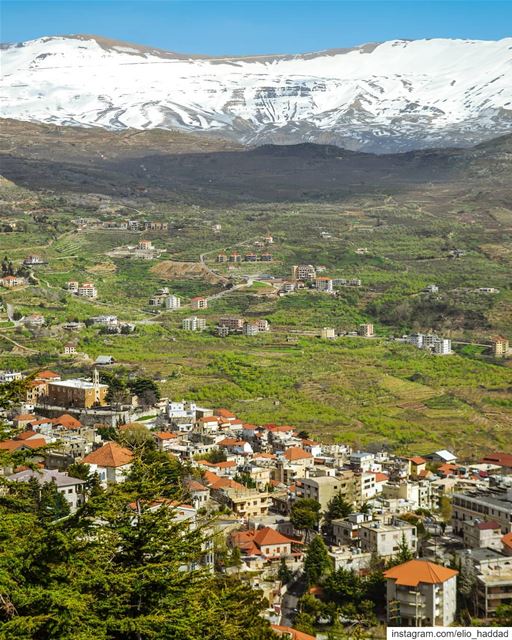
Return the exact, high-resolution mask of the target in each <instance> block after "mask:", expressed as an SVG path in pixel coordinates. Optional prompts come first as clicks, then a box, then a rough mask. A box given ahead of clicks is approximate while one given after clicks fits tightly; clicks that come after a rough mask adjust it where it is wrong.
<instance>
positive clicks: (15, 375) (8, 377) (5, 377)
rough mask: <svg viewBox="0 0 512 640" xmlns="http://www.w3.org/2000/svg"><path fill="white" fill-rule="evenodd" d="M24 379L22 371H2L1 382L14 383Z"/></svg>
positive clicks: (0, 373) (0, 372)
mask: <svg viewBox="0 0 512 640" xmlns="http://www.w3.org/2000/svg"><path fill="white" fill-rule="evenodd" d="M22 378H23V374H22V373H21V371H0V382H14V381H15V380H22Z"/></svg>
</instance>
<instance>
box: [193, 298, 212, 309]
mask: <svg viewBox="0 0 512 640" xmlns="http://www.w3.org/2000/svg"><path fill="white" fill-rule="evenodd" d="M190 307H191V309H193V310H194V311H199V310H200V309H208V298H203V297H201V296H197V297H195V298H192V299H191V300H190Z"/></svg>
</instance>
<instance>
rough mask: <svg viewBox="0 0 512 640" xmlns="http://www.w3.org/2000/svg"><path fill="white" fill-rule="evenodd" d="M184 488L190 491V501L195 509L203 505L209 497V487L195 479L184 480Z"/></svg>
mask: <svg viewBox="0 0 512 640" xmlns="http://www.w3.org/2000/svg"><path fill="white" fill-rule="evenodd" d="M185 488H186V489H187V491H188V492H189V493H190V497H191V498H192V502H193V504H194V507H195V508H196V509H200V508H201V507H204V506H205V505H206V503H207V502H208V500H209V499H210V489H209V488H208V487H207V486H205V485H204V484H201V483H200V482H198V481H197V480H188V481H187V482H185Z"/></svg>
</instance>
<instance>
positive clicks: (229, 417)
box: [213, 409, 236, 422]
mask: <svg viewBox="0 0 512 640" xmlns="http://www.w3.org/2000/svg"><path fill="white" fill-rule="evenodd" d="M213 415H215V416H217V417H219V418H221V420H222V422H233V420H236V415H235V414H234V413H232V412H231V411H228V409H215V411H214V412H213Z"/></svg>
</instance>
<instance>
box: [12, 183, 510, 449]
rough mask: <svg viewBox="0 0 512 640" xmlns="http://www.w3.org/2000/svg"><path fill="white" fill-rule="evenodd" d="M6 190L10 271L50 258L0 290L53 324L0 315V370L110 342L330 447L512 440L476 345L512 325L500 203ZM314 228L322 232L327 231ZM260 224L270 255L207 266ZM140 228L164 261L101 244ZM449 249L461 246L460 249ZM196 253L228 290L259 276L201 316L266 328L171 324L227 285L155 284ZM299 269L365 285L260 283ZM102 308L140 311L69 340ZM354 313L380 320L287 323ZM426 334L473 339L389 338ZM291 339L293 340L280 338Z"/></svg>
mask: <svg viewBox="0 0 512 640" xmlns="http://www.w3.org/2000/svg"><path fill="white" fill-rule="evenodd" d="M0 197H1V198H2V199H3V201H4V202H11V203H14V202H15V201H16V202H18V203H21V204H18V205H17V208H15V210H14V213H12V212H11V214H10V217H13V216H14V217H16V216H17V218H18V219H19V220H20V221H22V222H23V223H24V228H25V231H23V232H20V233H9V234H7V233H3V234H0V250H1V251H2V252H3V253H4V254H6V255H7V256H8V257H9V258H10V259H11V260H13V261H14V262H15V264H16V265H20V263H21V260H22V259H23V258H24V257H25V256H26V255H27V254H29V253H36V254H38V255H41V256H42V257H44V259H45V260H46V262H47V264H45V265H41V266H37V267H35V268H34V269H33V276H34V278H35V281H34V283H33V284H31V285H30V286H28V287H26V288H23V289H20V290H17V291H10V292H7V291H3V292H2V293H1V294H0V295H1V297H2V299H3V301H4V302H6V303H7V302H8V303H11V304H12V305H13V306H14V308H15V309H16V310H17V311H18V312H19V313H20V314H22V315H25V314H28V313H35V312H37V313H42V314H43V315H44V316H45V319H46V326H45V327H44V328H43V329H40V330H36V331H29V330H27V329H25V328H21V327H17V328H15V327H12V326H8V324H7V323H6V324H4V325H0V367H2V368H3V367H8V366H13V367H18V368H24V369H29V370H33V369H36V368H37V367H39V366H52V367H55V368H59V369H61V370H62V371H64V372H67V373H70V374H71V373H73V374H83V373H87V372H88V371H89V370H90V363H91V359H94V358H95V357H96V356H97V355H99V354H109V355H113V356H114V357H115V358H116V360H117V362H118V363H119V364H120V365H122V366H127V367H129V368H133V369H140V370H144V371H146V372H147V373H149V374H150V375H152V376H154V377H155V378H157V379H159V380H165V382H161V383H160V384H161V388H162V392H163V394H165V395H167V396H170V397H172V398H181V397H187V398H195V399H197V400H198V401H200V402H202V403H204V404H208V405H216V406H221V405H222V406H227V407H229V408H231V409H233V410H234V411H236V412H237V413H238V415H239V416H240V417H241V418H242V419H244V420H247V421H249V422H283V423H291V424H295V425H297V426H298V427H301V428H304V429H307V430H309V431H310V432H311V433H312V434H313V435H317V436H322V437H323V438H325V439H328V440H331V441H344V442H350V443H352V444H356V445H358V446H367V445H369V444H370V443H374V444H375V443H378V444H385V445H389V446H392V447H395V448H397V449H399V450H402V451H409V452H427V451H428V450H430V449H432V448H434V447H447V448H453V449H455V450H456V451H457V452H458V453H460V454H462V455H468V456H469V455H477V454H478V452H481V451H485V450H489V449H495V448H497V447H501V448H504V447H506V446H508V443H509V442H510V441H511V440H512V407H511V406H510V402H509V396H510V390H511V389H512V368H511V366H510V360H502V361H494V360H493V359H492V357H491V356H490V354H489V349H488V348H486V347H485V346H481V345H485V344H486V343H488V342H489V338H490V337H491V336H493V335H495V334H498V333H501V334H504V335H508V336H511V335H512V289H511V282H510V273H511V270H512V251H510V247H511V246H512V236H511V233H510V227H506V226H504V223H506V224H508V223H509V222H510V220H511V219H512V218H511V217H510V212H509V210H508V209H506V208H504V207H503V206H502V205H500V206H498V204H496V205H495V206H494V205H492V204H491V205H487V206H486V210H485V211H482V210H481V208H480V206H479V203H478V198H477V194H476V193H475V194H473V195H472V194H471V193H469V194H468V192H467V190H464V191H460V192H456V193H451V194H448V193H445V192H440V191H439V190H436V189H435V188H433V187H432V188H431V189H430V188H429V187H425V189H424V190H422V191H421V192H418V193H413V192H409V193H407V194H397V193H394V194H384V193H383V194H382V195H380V196H376V195H364V196H362V195H354V196H353V197H351V198H346V199H345V200H344V201H343V202H339V203H300V204H297V203H291V204H288V205H287V204H282V203H281V204H276V205H268V204H261V205H252V204H251V205H243V206H242V205H240V206H237V208H232V209H226V208H218V207H217V208H211V209H206V208H204V207H195V206H188V205H187V206H185V205H183V206H176V205H173V207H168V206H164V205H162V204H156V203H143V204H139V205H138V206H139V207H140V208H141V213H140V214H139V213H134V212H133V211H131V212H130V213H126V212H125V213H123V214H116V213H112V212H103V211H100V210H96V209H95V208H93V207H89V208H87V207H83V206H82V207H76V206H71V205H70V204H69V202H68V201H67V200H66V198H65V197H62V198H52V197H50V196H45V195H40V194H35V193H31V192H28V191H26V190H19V189H17V188H15V187H12V185H9V186H8V187H5V185H4V186H3V187H0ZM28 203H30V207H29V206H28ZM114 204H115V203H113V205H114ZM12 207H14V205H13V204H12ZM118 207H121V204H119V205H118ZM29 208H30V210H31V211H34V210H36V211H37V210H38V208H39V209H41V210H43V211H44V212H45V215H46V219H45V220H44V221H42V222H41V221H36V220H34V216H33V215H29V214H28V213H26V212H25V211H26V210H28V209H29ZM114 211H115V207H114ZM78 217H89V218H94V219H97V220H109V219H112V218H118V219H121V218H126V217H129V218H130V219H133V218H140V219H143V218H147V219H152V220H165V221H168V222H169V223H170V230H169V232H168V233H165V234H162V233H155V232H138V233H132V232H127V231H110V230H109V231H102V230H92V229H91V230H85V231H80V232H76V231H75V229H74V225H73V223H72V220H73V219H76V218H78ZM214 224H220V225H221V227H222V228H221V231H220V232H219V233H214V232H213V230H212V227H213V225H214ZM322 231H325V232H327V233H329V234H331V238H330V239H324V238H322V237H321V232H322ZM269 232H270V233H271V234H272V235H273V237H274V240H275V244H274V245H272V247H271V248H270V250H271V252H272V254H273V258H274V259H273V261H272V262H271V263H255V264H246V263H242V264H238V265H235V266H233V267H231V268H229V266H228V265H217V264H216V263H215V256H216V254H217V253H218V252H221V251H226V252H232V251H238V252H240V253H242V254H243V253H244V252H249V251H256V252H261V251H264V250H267V249H266V248H265V249H260V248H256V249H255V248H254V241H255V240H258V239H259V240H261V239H262V238H263V237H264V236H265V235H266V234H267V233H269ZM143 237H144V238H147V239H150V240H152V241H153V243H154V244H155V245H156V246H157V247H158V248H159V249H160V250H163V253H162V254H161V256H160V258H158V259H157V260H152V261H149V260H148V261H146V260H137V259H134V258H129V257H123V258H117V257H112V256H108V255H107V253H109V252H111V251H112V250H114V249H116V248H119V247H125V246H126V245H128V244H132V245H133V244H135V243H136V242H137V241H138V240H139V239H141V238H143ZM363 247H364V248H367V249H368V252H367V253H366V254H365V255H358V254H357V253H356V249H358V248H363ZM453 249H461V250H463V251H464V252H465V255H464V256H463V257H461V258H458V259H453V258H451V257H450V251H451V250H453ZM201 254H205V257H206V262H207V265H208V266H209V267H210V268H212V269H214V270H216V271H217V272H218V273H219V274H221V275H224V276H226V277H228V278H230V279H231V280H232V281H233V283H234V284H239V283H241V282H243V281H244V278H245V277H246V276H253V277H255V278H256V280H255V281H254V283H253V284H252V285H251V286H248V287H246V288H240V289H238V290H234V291H230V292H227V293H226V294H225V295H224V296H223V297H220V298H218V299H217V300H214V301H212V302H211V303H210V305H209V308H208V310H206V311H202V312H201V314H202V315H204V316H205V317H206V318H207V320H208V324H209V325H210V327H213V326H215V323H216V321H217V319H218V318H219V317H220V316H222V315H227V314H229V315H239V316H243V317H245V318H248V319H250V318H266V319H267V320H269V322H270V323H271V327H272V331H271V332H270V333H269V334H267V335H264V336H259V337H256V338H244V337H242V336H234V337H229V338H227V339H219V338H216V337H214V336H213V335H210V333H209V332H206V333H204V334H191V333H186V332H183V331H182V330H181V319H182V318H184V317H186V316H188V315H190V314H191V311H190V309H188V308H187V306H186V305H187V303H188V301H189V300H190V298H191V297H193V296H195V295H212V294H214V293H217V292H219V291H220V290H221V286H219V285H212V284H211V283H210V282H208V281H207V280H206V279H205V278H204V277H197V276H196V277H190V278H187V277H183V276H179V277H178V276H177V277H176V278H172V279H170V280H168V279H164V278H162V277H161V276H159V275H158V274H157V273H155V270H154V267H155V265H156V264H158V262H159V261H163V260H175V261H192V262H197V261H198V260H199V256H200V255H201ZM298 263H311V264H314V265H317V266H318V265H321V266H323V267H325V271H324V272H323V273H322V275H329V276H332V277H338V278H341V277H345V278H360V279H361V280H362V286H361V287H346V288H341V289H340V290H339V294H338V296H337V297H332V296H329V295H327V294H322V293H317V292H315V291H312V290H307V289H306V290H304V291H301V292H298V293H294V294H290V295H288V296H285V297H279V296H277V295H276V289H275V288H274V287H273V286H271V285H272V281H271V280H268V281H266V284H265V283H263V282H262V281H261V278H262V277H266V276H273V277H275V278H282V277H285V278H289V277H290V275H291V267H292V266H293V265H294V264H298ZM258 278H259V280H258ZM69 279H77V280H80V281H93V282H95V284H96V285H97V288H98V292H99V297H98V299H97V300H96V301H87V300H80V299H77V298H76V297H74V296H72V295H70V294H69V293H67V292H66V291H65V289H64V285H65V283H66V282H67V281H68V280H69ZM429 283H435V284H437V285H438V286H439V289H440V290H439V293H438V294H434V295H431V294H425V293H423V292H422V289H423V288H424V287H425V286H426V285H427V284H429ZM162 286H167V287H169V289H170V291H171V293H175V294H177V295H179V296H181V297H182V303H183V305H185V306H184V308H183V309H182V310H180V311H179V312H163V311H162V310H161V313H160V314H156V313H155V310H154V309H151V308H150V307H149V298H150V297H151V296H152V295H153V294H154V293H155V292H156V290H157V289H158V288H160V287H162ZM479 287H496V288H498V289H499V290H500V291H499V293H497V294H484V293H481V292H478V291H476V289H478V288H479ZM107 312H108V313H115V314H117V315H118V316H119V317H120V318H121V319H122V320H127V321H133V322H135V323H137V330H136V332H135V333H134V334H133V335H128V336H125V335H114V336H112V335H100V334H99V332H98V329H96V328H88V329H84V330H82V331H81V332H80V333H79V334H76V333H69V332H65V331H64V330H63V329H62V327H61V324H62V323H63V322H65V321H69V320H72V319H79V320H85V319H87V318H88V317H91V316H93V315H98V314H100V313H107ZM361 322H373V323H374V325H375V328H376V332H377V334H378V335H379V336H380V339H375V340H366V339H362V338H341V339H338V340H337V341H334V342H327V341H321V340H320V339H318V338H308V337H305V336H302V337H300V336H299V337H297V333H296V332H299V333H300V332H301V331H304V332H308V331H310V332H311V331H312V332H315V331H318V330H319V329H320V328H322V327H324V326H327V327H334V328H336V329H337V330H339V331H353V330H355V329H356V327H357V325H358V324H359V323H361ZM430 329H432V330H434V331H437V332H439V333H440V334H442V335H444V336H446V337H451V338H452V339H453V340H454V341H461V342H468V343H472V344H468V345H458V346H456V351H457V355H454V356H448V357H433V356H430V355H428V354H426V353H424V352H422V351H419V350H416V349H414V348H413V347H410V346H407V345H403V344H400V343H397V342H393V341H391V340H389V338H390V337H391V336H399V335H402V334H403V333H405V332H410V331H418V330H420V331H428V330H430ZM294 332H295V333H294ZM291 335H294V336H295V338H294V342H290V341H288V340H287V337H288V336H291ZM6 338H10V340H7V339H6ZM69 339H72V340H74V341H75V342H76V343H77V346H78V349H79V351H80V352H82V353H84V354H87V356H89V359H85V358H82V357H80V358H77V359H76V360H70V359H68V358H64V357H63V356H62V345H63V344H64V342H67V341H68V340H69ZM13 341H14V342H15V343H17V344H18V345H19V346H16V345H15V344H14V342H13ZM23 347H27V348H29V349H33V350H34V352H28V351H24V350H23Z"/></svg>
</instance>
